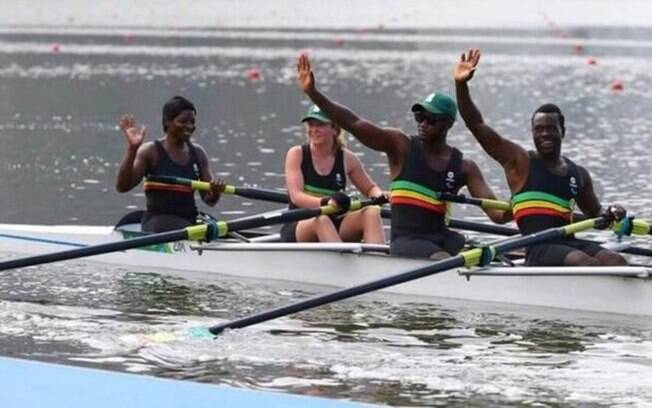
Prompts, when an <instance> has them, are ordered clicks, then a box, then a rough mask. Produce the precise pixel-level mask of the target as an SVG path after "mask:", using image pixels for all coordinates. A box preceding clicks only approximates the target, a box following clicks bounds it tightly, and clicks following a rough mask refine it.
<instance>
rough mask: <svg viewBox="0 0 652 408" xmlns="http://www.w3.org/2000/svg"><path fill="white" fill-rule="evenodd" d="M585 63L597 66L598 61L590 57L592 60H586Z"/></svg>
mask: <svg viewBox="0 0 652 408" xmlns="http://www.w3.org/2000/svg"><path fill="white" fill-rule="evenodd" d="M586 63H587V64H589V65H598V60H596V59H595V58H593V57H592V58H589V59H587V60H586Z"/></svg>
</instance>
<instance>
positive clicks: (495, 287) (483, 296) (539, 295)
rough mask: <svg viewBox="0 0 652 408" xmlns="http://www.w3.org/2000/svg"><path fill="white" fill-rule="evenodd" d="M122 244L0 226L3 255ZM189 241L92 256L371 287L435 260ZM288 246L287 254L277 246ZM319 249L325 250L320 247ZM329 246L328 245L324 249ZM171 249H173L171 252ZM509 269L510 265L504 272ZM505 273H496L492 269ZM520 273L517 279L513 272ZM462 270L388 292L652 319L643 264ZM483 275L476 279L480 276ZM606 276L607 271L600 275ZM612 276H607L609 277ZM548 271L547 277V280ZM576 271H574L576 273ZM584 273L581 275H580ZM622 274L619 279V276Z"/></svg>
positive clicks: (100, 235)
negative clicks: (200, 245)
mask: <svg viewBox="0 0 652 408" xmlns="http://www.w3.org/2000/svg"><path fill="white" fill-rule="evenodd" d="M120 239H122V233H120V232H117V231H114V230H113V228H112V227H93V226H31V225H14V224H0V251H3V252H15V253H20V254H27V255H29V254H32V255H36V254H44V253H49V252H55V251H61V250H68V249H72V248H74V247H76V246H84V245H96V244H101V243H107V242H114V241H117V240H120ZM191 245H194V244H192V243H189V242H176V243H171V244H167V245H162V246H160V247H159V248H158V249H159V250H160V251H159V252H157V251H152V250H144V249H139V250H130V251H126V252H119V253H111V254H106V255H99V256H93V257H91V258H89V259H90V260H92V261H97V262H105V263H111V264H118V265H125V266H134V267H143V266H145V267H147V268H148V269H169V270H175V271H184V274H188V275H189V276H190V275H192V274H202V275H205V274H216V273H217V274H222V275H230V276H236V277H246V278H252V279H273V280H279V281H289V282H300V283H307V284H316V285H327V286H334V287H347V286H354V285H358V284H362V283H366V282H369V281H372V280H376V279H380V278H383V277H386V276H390V275H393V274H398V273H401V272H406V271H409V270H413V269H415V268H420V267H425V266H428V265H430V264H431V263H432V262H430V261H427V260H415V259H405V258H394V257H389V256H386V255H382V254H369V253H355V251H356V250H359V249H360V248H361V246H360V245H355V244H351V245H342V246H339V247H338V248H340V249H341V250H340V251H332V250H330V251H325V250H316V249H310V248H306V247H309V245H308V246H305V245H304V246H303V250H300V251H297V250H296V249H290V248H291V247H292V246H290V247H287V244H273V243H271V244H255V245H257V247H256V248H257V249H255V250H252V248H251V245H252V244H237V245H235V246H233V245H229V244H224V245H225V246H224V250H210V251H209V250H205V251H202V253H201V255H200V254H198V253H197V251H194V250H193V249H191ZM282 245H285V249H278V248H279V247H281V246H282ZM317 247H320V246H319V245H318V246H317ZM322 249H323V248H322ZM166 251H167V252H166ZM503 269H505V268H503ZM494 271H500V270H499V269H495V268H490V269H488V270H487V271H486V272H487V273H492V272H494ZM510 271H515V272H517V274H513V273H509V272H510ZM471 272H473V273H474V274H473V275H471V276H464V274H468V273H469V270H468V269H466V268H460V269H458V270H451V271H447V272H443V273H438V274H436V275H433V276H430V277H427V278H422V279H419V280H417V281H413V282H408V283H404V284H401V285H398V286H395V287H389V288H387V289H385V291H387V292H392V293H398V294H403V295H413V296H414V295H418V296H424V297H437V298H454V299H464V300H474V301H487V302H500V303H513V304H523V305H534V306H546V307H558V308H564V309H575V310H583V311H591V312H606V313H621V314H632V315H646V316H652V280H651V279H650V278H649V276H650V275H649V274H650V271H649V270H648V269H647V268H642V267H621V268H610V269H606V268H597V269H593V268H589V269H586V268H584V269H581V268H538V269H536V270H535V269H530V268H526V267H521V268H509V270H506V271H505V274H507V275H511V276H495V275H491V276H487V275H483V273H484V272H483V270H478V269H474V270H472V271H471ZM475 273H477V274H475ZM600 273H602V274H600ZM605 273H606V274H608V275H605ZM541 274H543V276H542V275H541ZM570 274H574V275H573V276H571V275H570ZM578 275H579V276H578ZM613 275H618V276H613Z"/></svg>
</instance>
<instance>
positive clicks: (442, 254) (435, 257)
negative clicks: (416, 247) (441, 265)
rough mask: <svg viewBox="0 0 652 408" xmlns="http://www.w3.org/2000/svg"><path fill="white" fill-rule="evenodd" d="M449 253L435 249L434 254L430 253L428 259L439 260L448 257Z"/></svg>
mask: <svg viewBox="0 0 652 408" xmlns="http://www.w3.org/2000/svg"><path fill="white" fill-rule="evenodd" d="M450 257H451V254H449V253H448V252H446V251H437V252H435V253H434V254H432V255H430V257H429V258H430V259H432V260H433V261H441V260H442V259H446V258H450Z"/></svg>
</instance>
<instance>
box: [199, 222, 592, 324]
mask: <svg viewBox="0 0 652 408" xmlns="http://www.w3.org/2000/svg"><path fill="white" fill-rule="evenodd" d="M599 221H601V219H598V218H593V219H589V220H585V221H581V222H578V223H574V224H569V225H566V226H564V227H559V228H550V229H547V230H544V231H541V232H538V233H535V234H532V235H527V236H525V237H518V238H511V239H508V240H506V241H503V242H500V243H497V244H495V245H492V246H491V247H489V248H490V250H491V253H492V258H494V257H495V256H497V255H500V254H503V253H505V252H509V251H511V250H514V249H519V248H523V247H525V246H528V245H533V244H537V243H539V242H544V241H547V240H550V239H553V238H557V237H563V236H566V235H570V234H574V233H575V232H579V231H583V230H585V229H589V228H594V227H595V226H596V223H597V222H599ZM482 257H483V250H482V249H481V248H474V249H471V250H468V251H464V252H462V253H460V254H459V255H456V256H453V257H450V258H447V259H444V260H441V261H438V262H434V263H433V264H431V265H429V266H425V267H422V268H418V269H415V270H412V271H409V272H404V273H400V274H396V275H392V276H389V277H387V278H383V279H378V280H375V281H372V282H368V283H364V284H361V285H357V286H352V287H350V288H345V289H340V290H336V291H333V292H330V293H327V294H325V295H319V296H314V297H312V298H309V299H306V300H303V301H300V302H296V303H293V304H290V305H287V306H281V307H278V308H275V309H271V310H268V311H266V312H262V313H258V314H254V315H251V316H248V317H245V318H242V319H237V320H233V321H230V322H226V323H223V324H219V325H215V326H213V327H210V328H209V331H210V332H211V333H213V334H219V333H220V332H222V331H223V330H225V329H236V328H242V327H247V326H251V325H253V324H256V323H261V322H265V321H268V320H272V319H275V318H278V317H282V316H287V315H289V314H293V313H297V312H301V311H304V310H307V309H311V308H314V307H318V306H322V305H325V304H328V303H332V302H336V301H338V300H344V299H348V298H351V297H354V296H358V295H362V294H365V293H369V292H372V291H375V290H380V289H384V288H387V287H389V286H394V285H398V284H401V283H405V282H409V281H412V280H415V279H420V278H423V277H426V276H429V275H434V274H436V273H439V272H444V271H447V270H449V269H452V268H457V267H461V266H464V265H466V266H473V265H477V264H478V263H479V262H480V260H481V258H482Z"/></svg>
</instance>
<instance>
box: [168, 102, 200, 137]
mask: <svg viewBox="0 0 652 408" xmlns="http://www.w3.org/2000/svg"><path fill="white" fill-rule="evenodd" d="M187 110H190V111H193V112H195V114H197V109H195V105H193V103H192V102H190V101H189V100H188V99H186V98H184V97H183V96H178V95H177V96H173V97H172V98H170V100H168V101H167V102H165V104H164V105H163V131H164V132H165V131H167V130H168V129H167V125H166V124H165V122H169V121H171V120H174V118H176V117H177V116H179V115H180V114H181V113H183V112H185V111H187Z"/></svg>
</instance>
